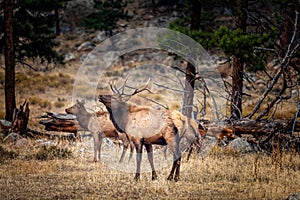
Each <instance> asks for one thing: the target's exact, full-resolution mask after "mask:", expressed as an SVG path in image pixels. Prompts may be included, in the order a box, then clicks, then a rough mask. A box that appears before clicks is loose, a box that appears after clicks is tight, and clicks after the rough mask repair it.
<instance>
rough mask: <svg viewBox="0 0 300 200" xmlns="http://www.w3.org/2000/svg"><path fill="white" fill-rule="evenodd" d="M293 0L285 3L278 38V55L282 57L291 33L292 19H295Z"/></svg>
mask: <svg viewBox="0 0 300 200" xmlns="http://www.w3.org/2000/svg"><path fill="white" fill-rule="evenodd" d="M295 3H296V2H295V0H288V1H287V5H286V13H285V19H284V26H283V34H282V37H281V39H280V43H281V48H282V49H281V51H280V56H281V57H284V55H285V53H286V48H287V47H288V45H289V43H290V41H291V38H292V35H293V27H294V26H293V25H294V24H293V20H294V19H295Z"/></svg>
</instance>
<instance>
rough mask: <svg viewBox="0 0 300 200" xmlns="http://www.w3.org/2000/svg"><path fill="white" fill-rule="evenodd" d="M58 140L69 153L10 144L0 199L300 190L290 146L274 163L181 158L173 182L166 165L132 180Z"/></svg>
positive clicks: (263, 194)
mask: <svg viewBox="0 0 300 200" xmlns="http://www.w3.org/2000/svg"><path fill="white" fill-rule="evenodd" d="M63 146H68V148H69V149H70V150H71V151H72V153H73V156H68V157H63V156H62V157H54V158H53V157H51V159H46V160H40V159H37V157H35V156H33V155H36V154H37V153H38V152H40V150H41V149H42V148H43V147H37V146H36V145H35V143H34V142H32V143H29V144H28V145H27V146H25V147H22V148H19V149H16V151H17V152H18V153H19V154H18V155H19V156H17V157H13V158H11V159H7V160H6V161H4V162H3V163H2V164H0V174H1V176H0V196H1V199H112V198H119V199H286V198H287V196H288V195H289V194H291V193H294V192H297V191H298V192H299V190H300V189H299V188H300V182H299V180H300V155H299V153H295V152H294V153H293V154H292V153H283V154H282V155H281V161H280V162H281V165H280V166H278V165H276V164H275V162H274V158H273V157H272V156H267V155H264V154H247V155H242V154H236V153H230V152H226V153H225V152H223V151H218V150H214V151H212V152H211V153H210V154H209V155H208V156H207V157H205V158H204V159H200V158H199V157H198V156H197V155H196V154H194V155H193V156H192V158H191V159H190V161H189V162H186V161H185V159H183V162H182V168H181V179H180V181H179V182H177V183H175V182H170V181H167V180H166V177H167V175H168V172H169V170H170V167H166V168H163V169H160V170H159V171H158V176H159V179H158V181H152V180H151V174H150V173H143V174H142V176H141V181H140V182H135V181H134V180H133V176H134V175H133V174H132V173H124V172H121V171H117V170H114V169H112V168H109V167H107V166H106V165H104V164H101V163H93V162H91V161H92V156H93V155H92V152H88V153H86V154H81V153H79V151H78V148H80V147H78V144H77V145H74V144H73V145H68V144H64V145H63ZM79 146H80V144H79ZM5 148H11V147H7V146H5ZM26 155H27V156H26ZM28 155H31V156H28ZM184 156H186V155H184ZM144 159H145V160H146V158H144ZM124 165H125V164H124Z"/></svg>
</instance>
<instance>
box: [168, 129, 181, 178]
mask: <svg viewBox="0 0 300 200" xmlns="http://www.w3.org/2000/svg"><path fill="white" fill-rule="evenodd" d="M169 147H170V150H171V151H172V152H173V166H172V169H171V172H170V174H169V176H168V180H172V179H173V176H174V172H175V178H174V180H175V181H176V182H177V181H178V180H179V172H180V162H181V152H180V149H179V137H178V134H176V135H175V139H174V140H173V141H172V142H171V144H170V145H169ZM175 170H176V171H175Z"/></svg>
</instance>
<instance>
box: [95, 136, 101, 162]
mask: <svg viewBox="0 0 300 200" xmlns="http://www.w3.org/2000/svg"><path fill="white" fill-rule="evenodd" d="M93 140H94V162H97V161H98V158H99V155H98V154H99V152H98V149H99V143H100V138H99V134H98V133H93Z"/></svg>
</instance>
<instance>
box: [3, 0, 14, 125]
mask: <svg viewBox="0 0 300 200" xmlns="http://www.w3.org/2000/svg"><path fill="white" fill-rule="evenodd" d="M13 4H14V1H13V0H5V1H4V38H5V52H4V55H5V109H6V115H5V119H6V120H8V121H12V118H13V111H14V109H15V108H16V99H15V51H14V34H13Z"/></svg>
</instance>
